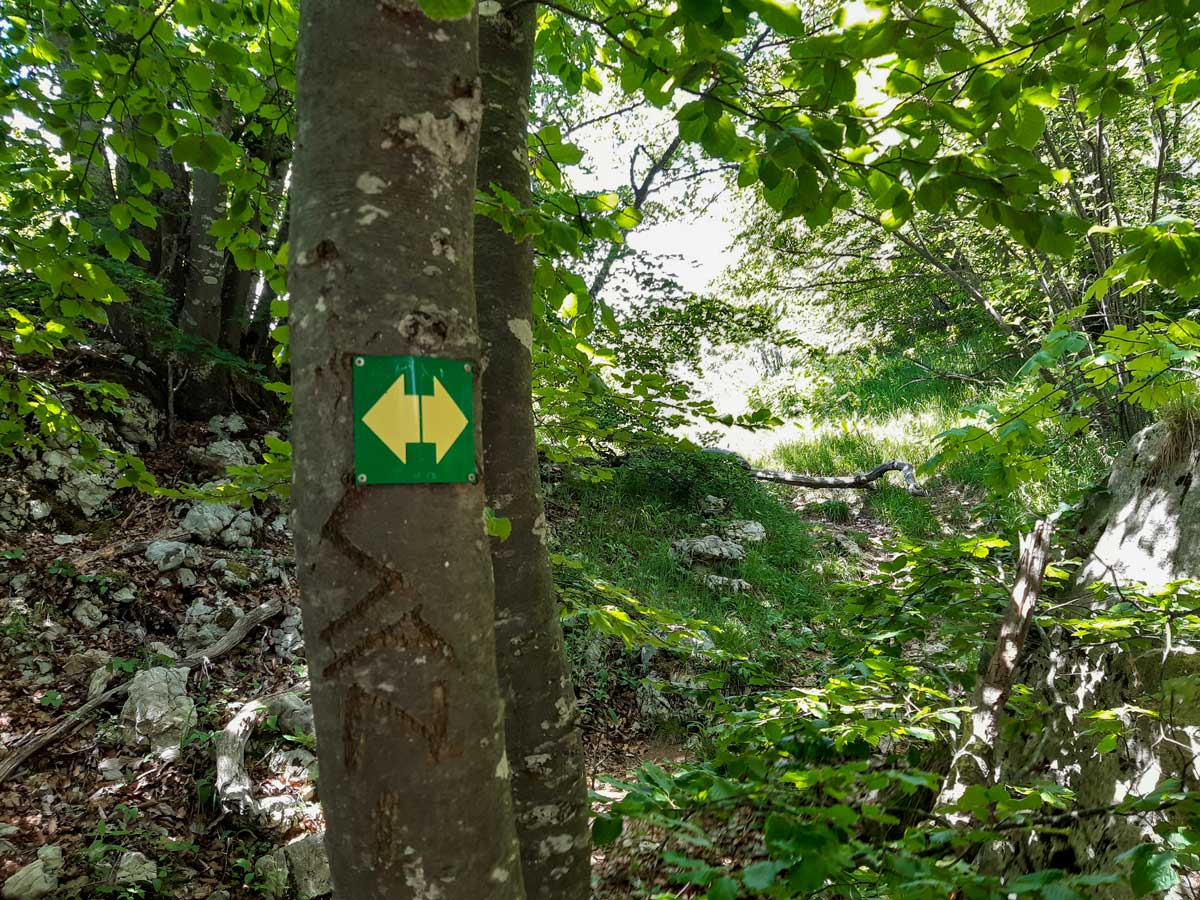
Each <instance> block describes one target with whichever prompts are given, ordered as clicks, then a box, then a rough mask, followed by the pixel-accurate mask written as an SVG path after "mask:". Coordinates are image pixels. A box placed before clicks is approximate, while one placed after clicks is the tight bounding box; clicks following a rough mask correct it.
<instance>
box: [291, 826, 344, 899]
mask: <svg viewBox="0 0 1200 900" xmlns="http://www.w3.org/2000/svg"><path fill="white" fill-rule="evenodd" d="M283 852H284V855H285V856H286V857H287V862H288V868H289V869H290V871H291V875H292V882H293V883H294V884H295V886H296V896H297V897H298V898H299V900H314V898H316V897H323V896H325V895H326V894H329V893H332V892H333V881H332V879H331V877H330V875H329V857H328V856H327V855H326V854H325V835H324V834H322V833H321V832H315V833H313V834H307V835H305V836H304V837H302V838H300V839H299V840H297V841H292V842H291V843H290V844H288V845H287V846H286V847H284V848H283Z"/></svg>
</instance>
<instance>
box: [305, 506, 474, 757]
mask: <svg viewBox="0 0 1200 900" xmlns="http://www.w3.org/2000/svg"><path fill="white" fill-rule="evenodd" d="M363 496H364V494H363V490H362V489H360V488H357V487H354V486H350V487H347V489H346V491H345V492H344V493H343V494H342V498H341V499H340V500H339V501H338V504H337V506H336V507H335V508H334V510H333V512H332V513H331V514H330V516H329V518H328V519H327V520H326V521H325V524H324V525H323V526H322V528H321V536H322V538H324V539H325V540H326V541H328V542H329V543H330V544H332V545H333V547H334V548H336V549H337V550H338V551H339V552H340V553H341V554H342V555H343V556H345V557H346V559H347V560H349V561H350V562H351V563H353V565H354V566H355V568H356V569H358V570H359V571H362V572H365V573H368V574H371V575H375V576H376V577H378V579H379V580H378V582H376V584H375V587H373V588H372V589H371V590H370V591H369V592H368V593H367V595H366V596H365V597H363V598H362V599H361V600H359V601H358V602H357V603H355V604H354V605H353V606H352V607H350V609H349V610H347V611H346V612H345V613H343V614H342V615H340V616H338V617H337V618H335V619H334V620H333V621H331V622H330V623H329V624H328V625H326V626H325V627H324V628H323V629H322V630H321V638H322V640H324V641H326V642H328V643H330V644H332V643H333V642H334V641H335V640H336V638H337V637H338V636H339V635H340V634H342V633H344V632H345V631H346V630H347V629H349V628H351V627H353V626H354V625H357V624H359V623H361V622H363V621H364V620H365V619H367V617H368V616H369V614H370V613H371V611H372V610H373V609H374V607H375V606H376V605H377V604H379V603H380V601H382V600H383V599H385V598H386V597H389V596H394V595H397V594H399V595H404V596H408V597H414V596H415V591H414V589H413V588H412V587H411V586H410V585H408V584H407V583H406V582H405V579H404V574H403V573H402V572H401V571H400V570H399V569H396V568H395V567H394V566H392V565H391V564H390V563H388V562H385V561H382V560H379V559H376V558H375V557H374V556H372V555H371V554H369V553H367V552H366V551H365V550H363V549H362V548H361V547H359V546H358V545H357V544H356V543H354V541H352V540H351V539H350V538H349V537H348V536H347V534H346V532H345V525H346V520H347V518H348V516H349V515H350V514H351V513H352V512H353V511H354V510H356V509H357V508H358V507H359V506H360V505H361V503H362V498H363ZM413 648H418V649H423V650H426V651H428V652H430V653H433V654H435V655H436V656H438V657H440V658H442V659H443V660H445V661H446V662H447V663H449V664H450V666H451V667H453V668H457V667H458V661H457V658H456V654H455V652H454V648H453V647H452V646H451V645H450V643H449V642H448V641H447V640H446V639H445V638H443V637H442V636H441V635H440V634H438V632H437V630H436V629H435V628H434V627H433V626H432V625H430V624H429V623H428V622H426V621H425V620H424V619H423V618H422V617H421V607H420V606H415V607H414V608H413V609H411V610H409V611H407V612H405V613H404V614H403V615H402V616H401V618H400V621H398V622H393V623H391V624H388V625H385V626H383V627H382V628H377V629H374V630H372V631H370V632H368V633H367V634H365V635H363V636H362V637H360V638H359V639H358V640H357V641H355V642H354V643H353V644H352V645H351V646H350V647H349V648H348V649H345V650H342V651H339V650H337V649H336V648H334V655H333V659H332V660H331V661H330V662H329V664H328V665H326V666H325V668H324V670H323V673H322V674H323V675H324V677H326V678H336V677H337V676H338V675H340V674H342V673H343V672H345V671H347V670H352V669H353V667H354V666H355V665H356V664H357V663H359V662H361V661H362V660H364V659H366V658H367V657H369V656H371V655H373V654H375V653H377V652H378V651H380V650H388V649H394V650H407V649H413ZM448 695H449V690H448V686H447V683H446V682H445V681H443V680H437V681H434V682H433V683H432V685H431V687H430V716H429V720H428V721H422V720H421V719H418V718H417V717H416V716H414V715H413V714H412V713H411V712H409V711H408V710H407V709H405V708H404V707H402V706H401V705H400V704H398V703H396V702H395V701H393V700H391V699H389V698H388V697H385V696H383V695H382V694H379V693H375V692H373V691H367V690H366V689H364V688H363V687H361V686H360V685H358V684H357V683H352V684H351V685H350V689H349V691H348V693H347V696H346V703H345V706H344V708H343V713H342V747H343V751H344V758H345V764H346V769H347V770H348V771H351V772H353V771H356V770H357V768H358V765H359V762H360V757H361V753H362V748H363V747H364V746H365V740H364V735H363V734H362V731H361V726H362V724H363V721H364V719H367V718H368V715H369V714H372V713H373V714H374V717H375V718H376V719H383V720H385V721H396V722H399V723H400V726H401V728H402V730H404V731H405V732H407V733H409V734H414V735H418V736H420V737H422V738H424V739H425V742H426V744H427V745H428V748H429V758H430V760H431V761H432V762H439V761H440V760H442V759H445V758H446V757H447V756H449V755H450V753H451V748H450V745H449V738H448V734H449V719H450V716H449V701H448Z"/></svg>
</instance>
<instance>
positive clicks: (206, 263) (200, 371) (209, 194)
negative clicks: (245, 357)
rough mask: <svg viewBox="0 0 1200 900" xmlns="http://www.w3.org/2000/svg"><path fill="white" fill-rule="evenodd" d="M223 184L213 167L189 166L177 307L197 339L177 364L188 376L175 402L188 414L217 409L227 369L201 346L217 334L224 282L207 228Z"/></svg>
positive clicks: (221, 202)
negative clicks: (182, 283)
mask: <svg viewBox="0 0 1200 900" xmlns="http://www.w3.org/2000/svg"><path fill="white" fill-rule="evenodd" d="M224 210H225V188H224V187H223V186H222V185H221V178H220V176H218V175H217V174H216V173H214V172H207V171H205V170H204V169H195V170H194V171H193V172H192V215H191V221H190V224H189V226H188V254H187V286H186V288H185V290H184V297H183V307H182V308H181V309H180V311H179V330H180V331H182V332H183V334H184V336H185V337H188V338H191V339H193V340H194V341H196V342H199V349H193V350H191V351H190V352H188V353H187V354H186V356H185V357H184V359H183V361H182V362H183V365H184V366H185V367H186V368H187V374H188V381H187V383H186V385H185V387H184V388H183V389H182V390H181V391H180V394H179V396H178V397H177V398H176V402H177V404H178V407H179V409H180V411H181V413H182V414H183V415H184V416H185V417H189V418H204V417H206V416H211V415H213V414H214V413H219V412H223V411H224V409H225V407H226V406H227V405H228V400H227V398H226V394H227V390H226V388H227V386H228V381H229V379H228V370H227V369H225V368H224V367H222V366H219V365H218V364H217V363H216V362H215V360H213V359H212V357H211V354H210V353H209V352H207V350H206V349H205V348H207V347H212V348H215V347H216V345H217V342H218V341H219V340H220V337H221V294H222V286H223V284H224V282H225V252H224V251H223V250H221V249H219V248H218V247H217V239H216V238H215V237H213V236H212V235H211V234H209V230H210V229H211V228H212V226H213V223H214V222H216V220H217V219H218V218H220V217H221V216H222V215H223V214H224Z"/></svg>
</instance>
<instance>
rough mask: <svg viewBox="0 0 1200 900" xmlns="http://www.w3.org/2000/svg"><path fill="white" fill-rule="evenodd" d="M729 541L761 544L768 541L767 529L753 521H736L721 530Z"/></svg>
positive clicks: (760, 523)
mask: <svg viewBox="0 0 1200 900" xmlns="http://www.w3.org/2000/svg"><path fill="white" fill-rule="evenodd" d="M721 531H722V533H724V535H725V537H726V538H727V539H728V540H731V541H735V542H737V543H739V544H761V543H762V542H763V541H765V540H766V539H767V529H766V528H765V527H764V526H763V523H762V522H755V521H754V520H753V519H735V520H734V521H732V522H730V523H729V524H728V525H726V526H725V527H724V528H722V529H721Z"/></svg>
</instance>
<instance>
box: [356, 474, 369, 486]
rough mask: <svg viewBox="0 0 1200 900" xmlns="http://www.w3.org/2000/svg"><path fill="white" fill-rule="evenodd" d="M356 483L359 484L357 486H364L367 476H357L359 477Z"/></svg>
mask: <svg viewBox="0 0 1200 900" xmlns="http://www.w3.org/2000/svg"><path fill="white" fill-rule="evenodd" d="M358 483H359V484H366V483H367V476H366V475H359V476H358Z"/></svg>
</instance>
